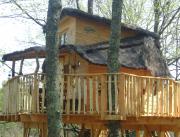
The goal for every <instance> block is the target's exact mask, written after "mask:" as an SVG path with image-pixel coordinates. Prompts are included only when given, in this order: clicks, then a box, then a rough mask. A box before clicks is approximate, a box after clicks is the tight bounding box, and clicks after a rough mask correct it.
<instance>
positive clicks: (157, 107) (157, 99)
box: [155, 79, 161, 115]
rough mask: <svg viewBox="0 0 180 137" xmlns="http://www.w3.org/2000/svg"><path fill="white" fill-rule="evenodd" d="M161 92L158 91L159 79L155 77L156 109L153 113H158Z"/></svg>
mask: <svg viewBox="0 0 180 137" xmlns="http://www.w3.org/2000/svg"><path fill="white" fill-rule="evenodd" d="M160 93H161V91H160V80H159V79H157V80H156V88H155V94H156V111H155V114H156V115H158V114H159V109H160V108H159V94H160Z"/></svg>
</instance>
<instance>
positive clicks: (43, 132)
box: [39, 123, 48, 137]
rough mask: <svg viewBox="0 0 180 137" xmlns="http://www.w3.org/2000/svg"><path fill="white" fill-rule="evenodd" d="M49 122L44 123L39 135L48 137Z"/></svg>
mask: <svg viewBox="0 0 180 137" xmlns="http://www.w3.org/2000/svg"><path fill="white" fill-rule="evenodd" d="M47 135H48V134H47V124H44V123H43V124H42V125H41V129H40V135H39V137H47Z"/></svg>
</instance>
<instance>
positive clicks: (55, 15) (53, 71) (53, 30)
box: [45, 0, 63, 137]
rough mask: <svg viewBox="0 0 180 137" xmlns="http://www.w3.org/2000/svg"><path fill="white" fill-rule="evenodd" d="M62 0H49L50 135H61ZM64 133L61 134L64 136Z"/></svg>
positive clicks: (47, 33)
mask: <svg viewBox="0 0 180 137" xmlns="http://www.w3.org/2000/svg"><path fill="white" fill-rule="evenodd" d="M61 9H62V5H61V0H49V5H48V13H47V24H46V26H45V33H46V51H47V57H46V60H47V64H46V76H47V77H46V78H47V79H46V80H47V82H46V85H47V86H46V89H47V116H48V137H59V136H60V126H61V118H60V117H61V114H60V104H59V94H58V92H59V90H60V88H59V67H58V66H59V65H58V64H59V58H58V51H59V50H58V45H59V43H58V38H57V30H58V21H59V15H60V13H61ZM62 136H63V135H61V137H62Z"/></svg>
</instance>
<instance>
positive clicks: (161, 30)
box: [159, 7, 180, 35]
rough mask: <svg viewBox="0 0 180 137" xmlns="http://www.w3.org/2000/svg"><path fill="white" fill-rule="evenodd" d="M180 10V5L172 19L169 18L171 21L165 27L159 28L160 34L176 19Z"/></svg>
mask: <svg viewBox="0 0 180 137" xmlns="http://www.w3.org/2000/svg"><path fill="white" fill-rule="evenodd" d="M179 11H180V7H179V8H178V9H177V10H176V12H175V13H174V15H173V16H172V17H171V19H170V20H169V22H168V23H167V24H166V25H165V26H164V28H162V27H161V29H160V30H159V34H160V35H161V34H162V33H163V32H164V30H165V29H166V28H167V27H168V26H169V25H170V24H171V23H172V21H173V20H174V18H175V17H176V15H177V14H178V13H179Z"/></svg>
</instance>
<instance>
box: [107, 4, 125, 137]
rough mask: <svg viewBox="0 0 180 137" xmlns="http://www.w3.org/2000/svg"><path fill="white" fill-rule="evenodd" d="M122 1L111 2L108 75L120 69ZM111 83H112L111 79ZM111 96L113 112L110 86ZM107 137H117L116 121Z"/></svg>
mask: <svg viewBox="0 0 180 137" xmlns="http://www.w3.org/2000/svg"><path fill="white" fill-rule="evenodd" d="M122 4H123V0H113V2H112V21H111V36H110V41H109V50H108V70H109V73H117V72H119V69H120V63H119V61H118V57H119V47H120V39H121V16H122ZM112 81H114V79H113V77H112ZM111 95H112V110H113V112H115V87H114V84H112V86H111ZM108 127H109V137H118V136H119V124H118V123H117V122H116V121H111V122H110V123H109V125H108Z"/></svg>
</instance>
